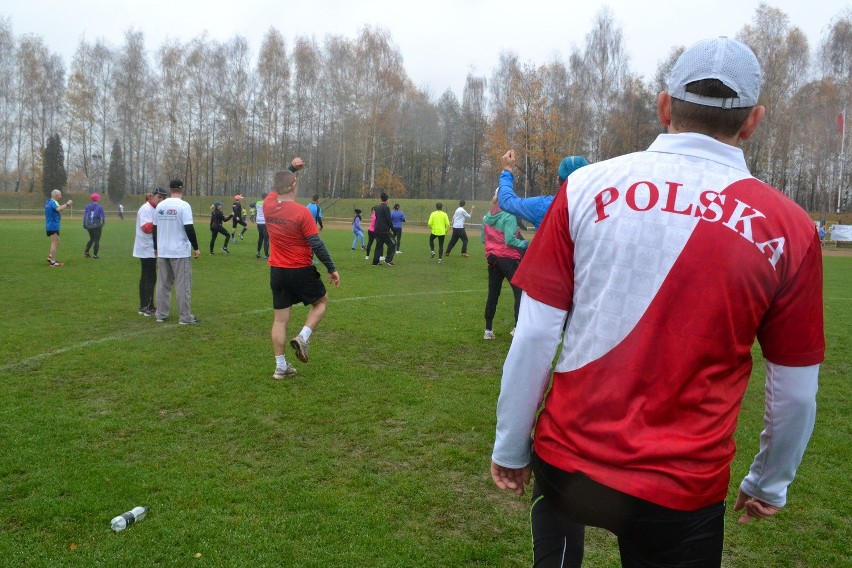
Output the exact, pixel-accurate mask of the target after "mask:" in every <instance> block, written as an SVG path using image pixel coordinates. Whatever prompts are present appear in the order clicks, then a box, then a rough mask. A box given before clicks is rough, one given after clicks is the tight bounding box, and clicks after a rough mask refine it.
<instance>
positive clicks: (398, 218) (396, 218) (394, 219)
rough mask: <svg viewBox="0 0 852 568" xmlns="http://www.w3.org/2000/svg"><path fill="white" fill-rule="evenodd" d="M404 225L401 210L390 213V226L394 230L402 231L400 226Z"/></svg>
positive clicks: (403, 214) (403, 215) (403, 216)
mask: <svg viewBox="0 0 852 568" xmlns="http://www.w3.org/2000/svg"><path fill="white" fill-rule="evenodd" d="M403 223H405V213H403V212H402V209H394V210H392V211H391V225H393V228H394V229H402V224H403Z"/></svg>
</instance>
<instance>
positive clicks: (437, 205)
mask: <svg viewBox="0 0 852 568" xmlns="http://www.w3.org/2000/svg"><path fill="white" fill-rule="evenodd" d="M443 208H444V204H443V203H441V202H440V201H439V202H438V203H436V204H435V209H438V210H440V209H443Z"/></svg>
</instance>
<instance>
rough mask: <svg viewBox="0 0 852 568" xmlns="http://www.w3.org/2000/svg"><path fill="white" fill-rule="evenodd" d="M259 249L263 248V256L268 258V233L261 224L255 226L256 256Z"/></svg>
mask: <svg viewBox="0 0 852 568" xmlns="http://www.w3.org/2000/svg"><path fill="white" fill-rule="evenodd" d="M261 247H263V254H265V255H266V256H269V231H267V230H266V225H264V224H263V223H259V224H258V225H257V254H260V248H261Z"/></svg>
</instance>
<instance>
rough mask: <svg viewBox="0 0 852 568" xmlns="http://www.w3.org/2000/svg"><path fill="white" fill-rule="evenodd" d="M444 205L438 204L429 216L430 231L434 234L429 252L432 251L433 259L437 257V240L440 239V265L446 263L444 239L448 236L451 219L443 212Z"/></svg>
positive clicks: (430, 241) (431, 236)
mask: <svg viewBox="0 0 852 568" xmlns="http://www.w3.org/2000/svg"><path fill="white" fill-rule="evenodd" d="M443 209H444V204H443V203H440V202H438V203H436V204H435V210H434V211H432V214H431V215H429V229H430V230H431V231H432V234H431V235H429V250H431V251H432V257H433V258H434V257H435V239H438V264H441V263H442V262H444V237H446V236H447V231H449V230H450V218H449V217H448V216H447V214H446V213H445V212H444V211H443Z"/></svg>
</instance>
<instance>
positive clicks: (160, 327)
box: [0, 289, 487, 373]
mask: <svg viewBox="0 0 852 568" xmlns="http://www.w3.org/2000/svg"><path fill="white" fill-rule="evenodd" d="M473 292H476V293H479V294H482V293H483V292H487V290H482V289H478V290H447V291H441V292H434V291H430V292H406V293H403V294H376V295H372V296H353V297H350V298H335V299H331V300H330V301H329V303H330V304H332V305H333V304H340V303H343V302H360V301H365V300H388V299H392V298H407V297H411V296H441V295H449V294H470V293H473ZM294 307H303V306H302V305H301V304H298V306H294ZM270 312H272V308H271V307H267V308H261V309H257V310H249V311H246V312H243V315H255V314H264V313H270ZM270 315H271V314H270ZM228 317H229V318H231V317H233V315H232V314H229V316H228ZM146 319H150V320H151V323H152V324H153V326H152V327H151V328H149V329H140V330H137V331H131V332H128V333H114V334H112V335H107V336H105V337H100V338H98V339H89V340H87V341H81V342H79V343H74V344H71V345H68V346H66V347H60V348H59V349H54V350H53V351H46V352H44V353H39V354H38V355H33V356H32V357H27V358H26V359H21V360H20V361H13V362H11V363H5V364H3V365H0V373H4V372H6V371H11V370H12V369H15V368H17V367H21V366H24V365H30V364H32V363H38V362H39V361H43V360H45V359H50V358H51V357H56V356H57V355H64V354H65V353H68V352H70V351H77V350H79V349H85V348H87V347H91V346H92V345H99V344H101V343H108V342H110V341H121V340H125V339H130V338H133V337H139V336H143V335H150V334H152V333H163V332H164V331H168V330H172V329H173V328H174V324H157V323H156V322H154V321H153V320H154V318H153V317H151V318H146ZM209 319H211V320H214V321H215V320H216V319H217V318H216V317H212V318H209ZM205 321H207V319H206V318H205ZM201 325H204V322H202V323H201Z"/></svg>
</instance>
